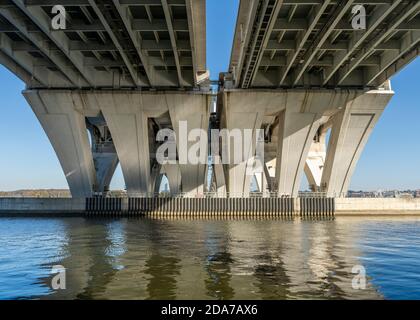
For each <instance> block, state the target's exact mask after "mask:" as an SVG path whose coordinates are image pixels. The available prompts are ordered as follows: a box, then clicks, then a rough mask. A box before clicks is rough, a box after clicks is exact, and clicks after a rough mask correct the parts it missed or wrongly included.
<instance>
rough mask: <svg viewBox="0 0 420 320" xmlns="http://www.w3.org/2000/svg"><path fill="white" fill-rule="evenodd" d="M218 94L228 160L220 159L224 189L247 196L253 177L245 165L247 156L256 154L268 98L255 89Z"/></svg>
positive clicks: (248, 157) (237, 194)
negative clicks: (221, 161) (224, 176)
mask: <svg viewBox="0 0 420 320" xmlns="http://www.w3.org/2000/svg"><path fill="white" fill-rule="evenodd" d="M220 97H221V98H222V99H223V113H222V120H221V126H222V128H223V129H227V130H228V134H229V136H228V139H224V140H223V143H224V144H225V146H222V148H223V147H226V148H227V153H228V154H229V159H223V162H224V163H225V170H226V172H227V174H226V178H227V181H226V185H227V189H228V192H229V196H230V197H247V196H249V191H250V186H251V179H252V176H253V173H252V172H251V170H247V167H248V165H249V163H250V162H249V159H251V158H253V157H254V156H255V148H256V145H255V135H256V130H257V129H261V126H262V124H263V119H264V114H265V111H266V107H267V101H266V100H265V99H264V98H262V97H259V95H258V92H254V91H251V92H250V91H238V92H235V91H232V92H225V93H223V94H221V95H220ZM247 137H249V138H248V139H247ZM225 140H228V141H225ZM244 140H251V141H252V143H249V141H248V143H246V142H245V141H244ZM225 156H226V155H225ZM227 160H228V161H227ZM226 162H229V163H226ZM247 173H248V174H247ZM251 173H252V174H251Z"/></svg>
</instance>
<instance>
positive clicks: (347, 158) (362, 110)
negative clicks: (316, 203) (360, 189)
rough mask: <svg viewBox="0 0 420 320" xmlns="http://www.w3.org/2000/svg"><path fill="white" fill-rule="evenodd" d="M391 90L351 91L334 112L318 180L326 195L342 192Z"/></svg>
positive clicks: (344, 193)
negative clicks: (320, 177) (322, 168)
mask: <svg viewBox="0 0 420 320" xmlns="http://www.w3.org/2000/svg"><path fill="white" fill-rule="evenodd" d="M393 94H394V93H393V91H391V90H373V91H369V92H367V93H364V94H354V96H353V97H352V98H351V99H349V102H348V103H347V105H346V107H345V108H343V109H342V110H341V111H340V112H339V113H337V114H336V115H335V116H334V118H333V125H332V129H331V136H330V140H329V146H328V153H327V158H326V161H325V166H324V171H323V174H322V181H321V186H322V188H323V189H324V191H326V193H327V195H329V196H336V197H338V196H345V195H346V193H347V190H348V187H349V184H350V179H351V177H352V175H353V171H354V169H355V167H356V164H357V161H358V160H359V158H360V155H361V152H362V150H363V148H364V147H365V145H366V142H367V140H368V138H369V136H370V134H371V132H372V130H373V128H374V126H375V124H376V123H377V121H378V119H379V117H380V116H381V114H382V112H383V110H384V109H385V107H386V106H387V104H388V103H389V101H390V99H391V98H392V96H393Z"/></svg>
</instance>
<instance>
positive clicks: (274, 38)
mask: <svg viewBox="0 0 420 320" xmlns="http://www.w3.org/2000/svg"><path fill="white" fill-rule="evenodd" d="M360 5H361V6H363V8H364V9H365V11H366V25H365V28H364V29H360V30H355V29H354V27H353V24H352V20H353V18H354V17H355V14H356V13H357V11H356V12H354V11H353V9H354V8H355V6H360ZM419 13H420V2H419V1H417V0H415V1H403V0H395V1H387V0H384V1H371V0H325V1H292V0H255V1H254V0H241V2H240V8H239V14H238V20H237V24H236V31H235V37H234V43H233V48H232V55H231V61H230V69H229V72H230V73H231V75H230V77H231V81H232V82H233V83H232V84H230V86H232V87H234V88H242V89H248V88H295V87H305V88H311V87H317V88H319V87H325V88H337V87H343V88H348V87H357V88H366V87H369V88H372V89H375V88H377V87H379V86H381V85H382V84H383V83H384V82H385V81H386V80H388V79H389V78H390V77H391V76H392V75H393V74H395V73H396V72H398V71H399V70H400V69H401V68H402V67H403V66H404V65H406V64H408V63H409V62H410V61H412V60H413V59H415V58H416V57H417V56H418V55H419V45H420V14H419ZM362 14H363V13H362Z"/></svg>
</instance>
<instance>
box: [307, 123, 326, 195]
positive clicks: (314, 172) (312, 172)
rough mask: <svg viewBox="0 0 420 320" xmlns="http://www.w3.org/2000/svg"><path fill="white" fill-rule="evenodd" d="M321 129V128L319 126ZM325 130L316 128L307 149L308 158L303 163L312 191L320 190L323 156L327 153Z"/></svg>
mask: <svg viewBox="0 0 420 320" xmlns="http://www.w3.org/2000/svg"><path fill="white" fill-rule="evenodd" d="M320 129H321V128H320ZM326 135H327V130H325V129H324V128H322V130H318V132H317V133H316V135H315V138H314V140H313V141H312V144H311V147H310V149H309V154H308V158H307V159H306V163H305V175H306V178H307V179H308V182H309V187H310V189H311V191H312V192H320V191H321V178H322V171H323V169H324V163H325V157H326V155H327V148H326V141H325V140H326Z"/></svg>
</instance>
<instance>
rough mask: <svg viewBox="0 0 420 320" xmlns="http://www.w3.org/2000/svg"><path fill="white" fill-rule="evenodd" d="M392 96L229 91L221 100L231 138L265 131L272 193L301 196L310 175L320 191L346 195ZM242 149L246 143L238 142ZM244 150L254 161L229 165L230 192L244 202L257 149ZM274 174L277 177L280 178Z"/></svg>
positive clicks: (384, 93) (387, 92)
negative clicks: (328, 137)
mask: <svg viewBox="0 0 420 320" xmlns="http://www.w3.org/2000/svg"><path fill="white" fill-rule="evenodd" d="M392 95H393V92H392V91H391V90H388V89H387V88H384V89H383V90H371V91H367V92H366V91H361V90H360V91H359V90H326V89H324V90H299V89H295V90H249V89H248V90H238V89H236V90H226V91H224V92H223V93H222V94H221V96H222V99H223V107H222V108H223V112H222V121H221V126H222V128H225V129H228V130H229V131H230V133H232V131H233V130H239V132H241V133H242V136H244V132H245V131H246V129H250V130H251V131H252V132H253V135H254V136H255V132H256V130H257V129H265V135H266V136H265V139H266V141H265V142H266V146H267V147H268V151H267V152H265V156H268V157H269V158H268V159H265V163H266V167H265V168H264V171H265V176H266V177H267V180H268V179H270V181H269V182H270V183H269V184H268V185H269V186H270V189H272V190H275V191H277V194H278V196H292V197H296V196H298V192H299V187H300V184H301V179H302V175H303V173H304V172H305V171H306V173H307V176H308V177H309V178H308V179H309V182H310V184H311V185H312V188H313V189H314V191H325V192H327V194H328V195H333V194H341V193H343V192H346V191H347V188H348V184H349V182H350V178H351V175H352V173H353V170H354V167H355V165H356V163H357V160H358V158H359V156H360V153H361V151H362V150H363V147H364V145H365V143H366V141H367V138H368V137H369V134H370V132H371V130H372V129H373V126H374V125H375V123H376V122H377V120H378V119H379V116H380V115H381V113H382V111H383V110H384V108H385V107H386V105H387V104H388V102H389V100H390V98H391V97H392ZM330 125H332V128H333V129H332V133H331V140H330V147H329V149H328V155H326V154H325V152H326V146H325V135H326V131H325V130H326V128H327V127H328V126H330ZM316 139H318V141H316ZM273 142H276V143H277V146H276V147H274V146H273V145H274V144H273ZM239 143H241V144H242V143H243V141H236V140H235V144H239ZM243 147H244V148H245V154H247V155H248V156H247V157H245V161H242V162H241V163H239V164H232V162H231V163H229V164H227V165H225V167H226V172H227V180H228V182H227V188H228V192H230V193H231V194H232V195H235V194H236V195H238V196H239V195H243V196H248V195H249V188H250V180H251V178H252V176H251V175H248V174H247V170H246V169H247V160H248V159H250V158H252V157H253V156H255V146H253V145H251V146H246V145H243ZM247 148H248V149H247ZM234 149H235V146H234V145H232V146H230V148H229V152H230V156H231V158H230V159H229V160H230V161H233V156H234V152H235V150H234ZM271 149H275V150H271ZM272 158H274V163H273V159H272ZM324 162H325V168H326V169H324ZM267 166H270V170H269V169H268V167H267ZM270 171H271V172H272V171H275V175H274V177H272V176H273V175H272V174H271V173H270ZM248 173H249V172H248ZM321 177H322V178H321ZM273 178H274V182H273V183H271V181H272V179H273ZM261 185H262V183H261Z"/></svg>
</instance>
